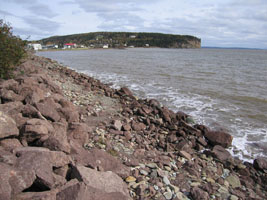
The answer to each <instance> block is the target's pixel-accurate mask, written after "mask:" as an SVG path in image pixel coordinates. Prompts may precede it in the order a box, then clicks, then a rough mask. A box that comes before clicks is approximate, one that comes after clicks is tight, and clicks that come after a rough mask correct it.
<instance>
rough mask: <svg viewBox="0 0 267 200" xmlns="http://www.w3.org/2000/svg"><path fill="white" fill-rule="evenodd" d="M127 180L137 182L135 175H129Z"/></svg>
mask: <svg viewBox="0 0 267 200" xmlns="http://www.w3.org/2000/svg"><path fill="white" fill-rule="evenodd" d="M125 181H126V182H127V183H130V182H135V181H136V178H134V177H133V176H128V177H127V178H126V179H125Z"/></svg>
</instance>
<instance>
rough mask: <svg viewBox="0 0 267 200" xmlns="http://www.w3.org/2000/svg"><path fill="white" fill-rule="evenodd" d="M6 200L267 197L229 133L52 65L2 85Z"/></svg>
mask: <svg viewBox="0 0 267 200" xmlns="http://www.w3.org/2000/svg"><path fill="white" fill-rule="evenodd" d="M0 100H1V102H0V180H1V181H0V199H1V200H8V199H19V200H30V199H51V200H55V199H57V200H63V199H64V200H68V199H69V200H88V199H89V200H99V199H101V200H118V199H120V200H121V199H122V200H124V199H125V200H128V199H136V200H137V199H167V200H171V199H173V200H177V199H196V200H197V199H203V200H208V199H265V197H266V195H267V188H266V187H267V186H266V182H267V173H266V170H267V161H266V160H265V159H263V158H257V159H255V161H254V163H253V164H251V163H247V162H242V161H240V160H238V159H235V158H233V157H232V156H231V155H230V153H229V152H228V151H227V150H226V149H225V148H227V147H229V146H230V145H231V142H232V136H231V135H229V134H228V133H225V132H216V131H212V130H210V129H209V128H208V127H206V126H204V125H198V124H195V125H192V124H189V121H190V120H189V118H188V116H187V115H186V114H185V113H182V112H177V113H174V112H173V111H171V110H169V109H168V108H166V107H164V106H162V105H161V104H160V103H159V102H158V101H157V100H155V99H138V98H137V97H135V96H134V95H133V93H132V92H131V91H130V90H129V89H127V88H121V89H119V90H116V89H112V88H110V87H109V86H108V85H105V84H103V83H101V82H100V81H99V80H95V79H93V78H91V77H88V76H87V75H84V74H79V73H77V72H75V71H73V70H71V69H69V68H67V67H64V66H61V65H60V64H58V63H57V62H55V61H52V60H50V59H46V58H42V57H37V56H34V55H31V56H29V58H28V59H27V60H25V61H24V63H22V64H21V65H20V66H19V68H18V71H17V73H16V78H15V79H9V80H5V81H4V80H0Z"/></svg>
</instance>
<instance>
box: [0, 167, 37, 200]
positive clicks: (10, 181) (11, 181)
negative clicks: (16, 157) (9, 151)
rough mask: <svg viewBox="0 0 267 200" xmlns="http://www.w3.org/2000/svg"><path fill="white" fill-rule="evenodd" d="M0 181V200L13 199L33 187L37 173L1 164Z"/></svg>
mask: <svg viewBox="0 0 267 200" xmlns="http://www.w3.org/2000/svg"><path fill="white" fill-rule="evenodd" d="M0 180H1V181H0V199H1V200H2V199H3V200H5V199H11V197H12V196H13V195H16V194H18V193H20V192H22V191H23V190H24V189H26V188H28V187H30V186H31V185H32V183H33V181H34V180H35V173H34V171H33V170H31V169H24V170H20V169H16V168H13V167H11V166H10V165H7V164H4V163H1V162H0Z"/></svg>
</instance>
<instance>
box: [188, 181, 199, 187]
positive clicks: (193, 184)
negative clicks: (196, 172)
mask: <svg viewBox="0 0 267 200" xmlns="http://www.w3.org/2000/svg"><path fill="white" fill-rule="evenodd" d="M199 185H201V183H199V182H193V183H191V184H190V186H191V187H195V186H199Z"/></svg>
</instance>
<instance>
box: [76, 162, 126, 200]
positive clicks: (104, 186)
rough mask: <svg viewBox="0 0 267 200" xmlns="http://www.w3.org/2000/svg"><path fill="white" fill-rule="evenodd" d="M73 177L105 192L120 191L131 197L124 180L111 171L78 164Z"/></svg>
mask: <svg viewBox="0 0 267 200" xmlns="http://www.w3.org/2000/svg"><path fill="white" fill-rule="evenodd" d="M72 177H73V178H77V179H78V180H79V181H83V182H84V183H85V184H86V185H87V186H89V187H92V188H95V189H98V190H101V191H103V192H105V193H112V192H118V193H122V194H123V195H124V196H125V197H128V198H129V191H128V189H127V185H126V184H125V183H124V181H123V180H122V179H121V178H120V177H119V176H118V175H117V174H115V173H113V172H111V171H107V172H99V171H96V170H93V169H90V168H87V167H84V166H80V165H78V166H76V167H74V169H73V172H72Z"/></svg>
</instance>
